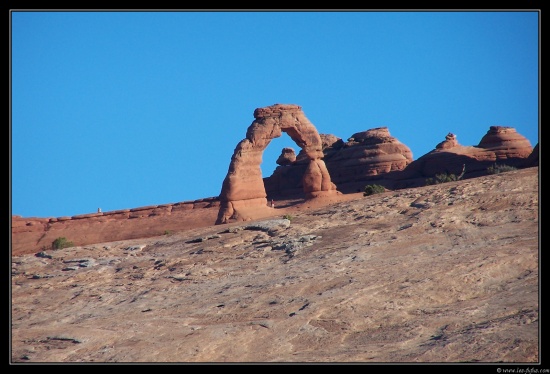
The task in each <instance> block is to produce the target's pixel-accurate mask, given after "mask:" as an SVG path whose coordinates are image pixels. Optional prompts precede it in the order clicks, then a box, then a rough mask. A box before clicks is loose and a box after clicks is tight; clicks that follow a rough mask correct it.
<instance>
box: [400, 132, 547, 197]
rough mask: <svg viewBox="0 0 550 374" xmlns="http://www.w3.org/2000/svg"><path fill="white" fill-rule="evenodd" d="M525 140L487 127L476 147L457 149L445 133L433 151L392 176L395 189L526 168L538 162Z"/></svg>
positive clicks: (516, 135)
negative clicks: (501, 167) (450, 177)
mask: <svg viewBox="0 0 550 374" xmlns="http://www.w3.org/2000/svg"><path fill="white" fill-rule="evenodd" d="M533 151H534V150H533V147H532V146H531V143H530V142H529V140H528V139H527V138H525V137H524V136H523V135H521V134H519V133H518V132H517V131H516V129H514V128H513V127H505V126H490V128H489V130H488V131H487V133H486V134H485V135H484V136H483V137H482V139H481V141H480V142H479V144H478V145H477V146H463V145H460V144H459V142H458V140H457V136H456V135H454V134H451V133H449V134H448V135H447V136H446V137H445V140H444V141H443V142H441V143H439V144H438V145H437V146H436V148H435V149H434V150H432V151H431V152H428V153H427V154H425V155H423V156H422V157H420V158H418V159H417V160H415V161H413V162H412V163H411V164H409V165H408V166H407V168H406V169H405V170H404V171H403V172H401V173H397V174H395V175H392V176H391V178H392V179H393V180H399V182H396V183H394V187H395V188H403V187H416V186H421V185H423V184H425V181H426V178H432V177H434V176H435V175H436V174H443V173H447V174H455V175H457V176H458V175H459V174H461V172H462V170H464V175H463V178H474V177H478V176H482V175H486V174H487V169H488V168H489V167H492V166H495V165H507V166H512V167H517V168H521V167H526V166H527V164H526V160H527V159H528V157H530V156H531V157H532V159H531V163H535V162H538V152H537V154H536V155H532V154H533Z"/></svg>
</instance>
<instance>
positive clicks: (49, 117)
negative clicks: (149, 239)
mask: <svg viewBox="0 0 550 374" xmlns="http://www.w3.org/2000/svg"><path fill="white" fill-rule="evenodd" d="M539 18H540V13H539V12H537V11H515V12H510V11H483V12H479V11H464V12H462V11H461V12H459V11H454V12H448V11H433V12H422V11H404V12H398V11H389V12H379V11H354V12H320V11H307V12H297V11H288V12H274V11H255V12H237V11H220V12H213V11H206V12H195V11H177V12H155V11H149V12H139V11H126V12H112V11H98V12H92V11H77V12H49V11H40V12H29V11H12V12H11V126H10V130H11V133H10V138H11V144H10V145H11V150H10V155H11V160H10V166H11V175H10V176H11V183H10V187H11V196H10V202H11V213H12V214H14V215H21V216H23V217H63V216H73V215H79V214H86V213H93V212H96V211H97V208H101V209H102V210H103V211H111V210H118V209H128V208H136V207H141V206H148V205H157V204H167V203H176V202H181V201H188V200H196V199H200V198H205V197H212V196H218V195H219V193H220V191H221V186H222V182H223V179H224V178H225V176H226V174H227V170H228V167H229V163H230V159H231V156H232V155H233V151H234V149H235V147H236V145H237V144H238V143H239V142H240V141H241V140H242V139H244V138H245V136H246V130H247V128H248V126H250V124H251V123H252V121H253V120H254V117H253V112H254V109H256V108H258V107H264V106H269V105H273V104H276V103H282V104H297V105H300V106H302V109H303V111H304V113H305V115H306V117H307V118H308V119H309V120H310V121H311V122H312V123H313V124H314V125H315V127H316V128H317V130H318V131H319V133H324V134H334V135H336V136H338V137H340V138H342V139H344V140H347V139H348V138H349V137H350V136H351V135H352V134H353V133H356V132H360V131H365V130H368V129H372V128H376V127H381V126H386V127H388V129H389V132H390V134H391V135H392V136H394V137H395V138H397V139H398V140H399V141H400V142H401V143H403V144H405V145H407V146H408V147H409V148H410V149H411V151H412V153H413V158H414V159H417V158H419V157H421V156H422V155H424V154H426V153H428V152H430V151H432V150H433V149H434V148H435V146H436V145H437V144H438V143H439V142H441V141H443V140H444V138H445V135H447V133H449V132H453V133H454V134H456V135H457V140H458V141H459V143H460V144H462V145H477V144H478V143H479V141H480V140H481V138H482V137H483V136H484V135H485V134H486V133H487V131H488V130H489V127H490V126H493V125H500V126H510V127H514V128H515V129H516V130H517V131H518V132H519V133H520V134H521V135H523V136H525V137H526V138H527V139H528V140H529V141H530V142H531V145H532V146H535V144H537V143H538V142H539V135H540V128H539V73H540V66H539V22H540V20H539ZM283 147H292V148H294V149H295V151H296V152H298V151H299V148H298V147H297V146H296V144H294V143H293V142H292V140H291V139H290V137H288V136H287V135H286V134H283V135H282V136H281V137H280V138H277V139H274V140H273V141H272V142H271V144H270V145H269V146H268V148H267V149H266V151H265V152H264V156H263V163H262V165H261V168H262V173H263V175H264V177H267V176H269V175H271V173H272V172H273V170H274V168H275V167H276V166H277V165H276V163H275V161H276V159H277V157H278V156H279V154H280V152H281V149H282V148H283Z"/></svg>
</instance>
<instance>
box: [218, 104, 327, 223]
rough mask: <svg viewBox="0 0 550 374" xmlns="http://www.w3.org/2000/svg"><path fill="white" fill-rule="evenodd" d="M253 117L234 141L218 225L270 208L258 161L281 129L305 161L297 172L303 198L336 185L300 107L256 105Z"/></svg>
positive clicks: (312, 128) (284, 162)
mask: <svg viewBox="0 0 550 374" xmlns="http://www.w3.org/2000/svg"><path fill="white" fill-rule="evenodd" d="M254 118H255V119H254V121H253V122H252V124H251V125H250V126H249V127H248V129H247V131H246V138H245V139H243V140H242V141H241V142H239V144H237V147H236V148H235V152H234V153H233V156H232V157H231V163H230V165H229V170H228V172H227V176H226V177H225V179H224V181H223V185H222V190H221V193H220V210H219V214H218V219H217V221H216V223H218V224H221V223H227V222H230V221H232V220H235V221H246V220H250V219H254V218H255V216H256V215H258V214H262V212H261V211H262V209H270V208H269V207H268V206H267V193H266V190H265V187H264V182H263V179H262V171H261V168H260V164H261V162H262V154H263V152H264V150H265V148H267V146H268V145H269V143H270V142H271V140H272V139H274V138H278V137H280V136H281V134H282V133H283V132H285V133H286V134H288V135H289V136H290V138H291V139H292V140H293V141H294V142H295V143H296V145H297V146H298V147H300V148H301V151H300V153H301V154H302V159H303V160H304V162H305V164H306V167H305V168H304V173H303V174H302V175H301V186H302V191H303V193H304V194H305V197H306V198H316V197H320V196H329V195H332V194H336V193H337V190H336V185H335V184H334V183H332V181H331V178H330V175H329V172H328V170H327V167H326V165H325V163H324V161H323V160H322V158H323V157H324V154H323V149H322V141H321V137H320V136H319V133H318V132H317V129H316V128H315V126H313V124H312V123H311V122H310V121H309V120H308V119H307V118H306V116H305V114H304V113H303V111H302V108H301V107H300V106H298V105H293V104H275V105H272V106H268V107H264V108H257V109H256V110H255V111H254ZM283 153H284V152H283ZM281 161H282V163H283V164H289V163H290V164H291V163H292V157H291V156H290V152H289V157H288V159H284V160H283V159H281Z"/></svg>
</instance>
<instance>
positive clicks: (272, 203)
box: [271, 199, 275, 208]
mask: <svg viewBox="0 0 550 374" xmlns="http://www.w3.org/2000/svg"><path fill="white" fill-rule="evenodd" d="M271 207H272V208H275V202H274V201H273V199H271Z"/></svg>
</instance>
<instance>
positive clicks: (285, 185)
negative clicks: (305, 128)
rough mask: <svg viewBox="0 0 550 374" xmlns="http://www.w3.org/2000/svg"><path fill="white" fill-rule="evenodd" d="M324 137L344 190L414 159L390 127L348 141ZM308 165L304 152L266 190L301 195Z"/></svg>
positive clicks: (268, 180) (331, 166) (330, 166)
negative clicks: (302, 181) (391, 131)
mask: <svg viewBox="0 0 550 374" xmlns="http://www.w3.org/2000/svg"><path fill="white" fill-rule="evenodd" d="M321 139H322V140H321V141H322V145H323V153H324V155H325V156H324V162H325V164H326V167H327V169H328V172H329V173H330V176H331V180H332V182H333V183H335V184H336V185H337V186H338V190H339V191H342V192H344V191H346V192H352V191H355V189H356V188H359V187H358V186H362V185H363V184H364V183H365V182H368V181H371V180H378V179H380V178H381V177H382V176H383V175H384V174H387V173H389V172H392V171H399V170H403V169H404V168H405V167H406V166H407V165H408V164H410V163H411V162H412V161H413V158H412V157H413V156H412V152H411V150H410V149H409V147H407V146H406V145H404V144H403V143H401V142H400V141H399V140H397V139H396V138H394V137H393V136H391V135H390V132H389V130H388V128H387V127H378V128H374V129H370V130H366V131H362V132H358V133H355V134H353V135H352V136H351V137H350V138H349V139H348V140H347V141H346V142H344V141H343V140H342V139H340V138H338V137H336V136H335V135H332V134H321ZM306 167H307V159H306V158H305V157H303V154H302V152H300V153H299V154H298V156H297V157H296V161H295V162H293V163H290V164H286V165H282V166H279V167H277V168H276V169H275V171H274V172H273V175H271V176H270V177H268V178H265V179H264V183H265V186H266V191H267V192H268V194H271V195H275V196H277V195H280V194H299V192H300V191H301V189H302V186H301V184H300V183H301V179H300V176H301V175H303V173H304V170H306Z"/></svg>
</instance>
